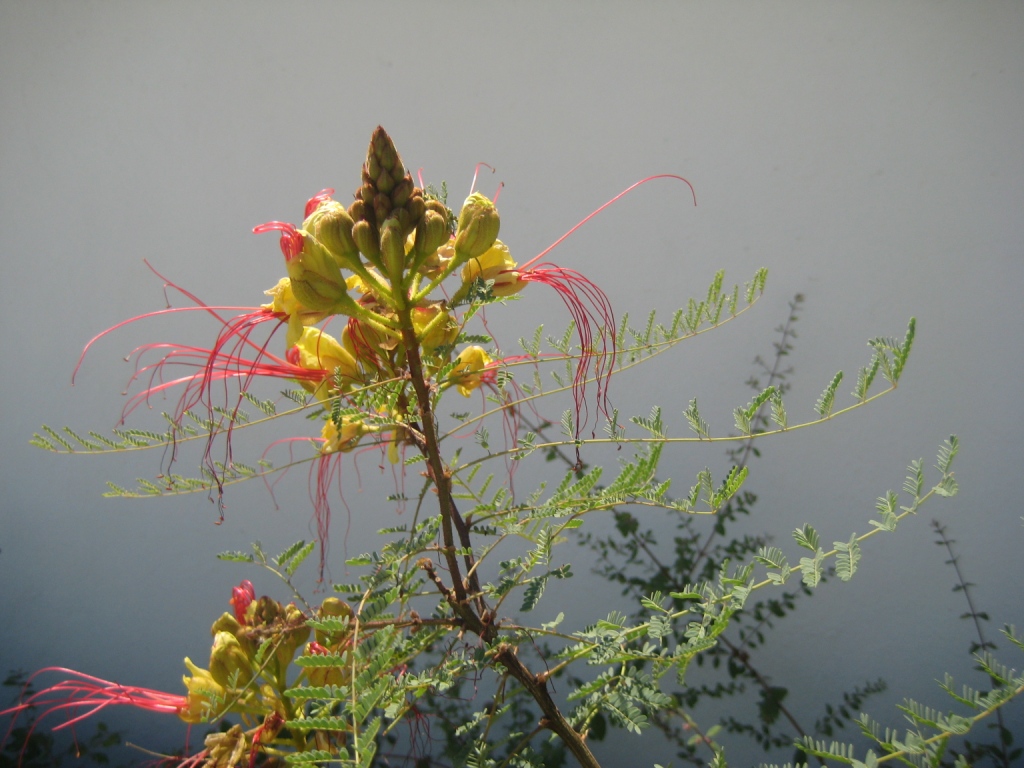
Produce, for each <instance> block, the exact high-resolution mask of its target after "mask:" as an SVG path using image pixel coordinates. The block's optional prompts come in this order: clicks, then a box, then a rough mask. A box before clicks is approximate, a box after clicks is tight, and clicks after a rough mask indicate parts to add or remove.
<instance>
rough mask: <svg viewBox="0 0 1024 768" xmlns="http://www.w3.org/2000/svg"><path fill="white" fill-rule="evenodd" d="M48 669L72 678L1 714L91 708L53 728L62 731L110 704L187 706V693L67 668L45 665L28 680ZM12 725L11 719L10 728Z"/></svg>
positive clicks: (159, 708) (175, 709)
mask: <svg viewBox="0 0 1024 768" xmlns="http://www.w3.org/2000/svg"><path fill="white" fill-rule="evenodd" d="M46 672H58V673H60V674H65V675H71V676H72V677H71V678H69V679H67V680H62V681H61V682H59V683H57V684H55V685H51V686H50V687H48V688H45V689H44V690H42V691H39V692H37V693H34V694H32V695H31V696H29V697H28V698H27V699H25V700H24V701H22V702H21V703H20V704H18V705H17V706H14V707H11V708H10V709H6V710H4V711H2V712H0V716H3V715H9V714H14V715H17V714H19V713H21V712H23V711H25V710H26V709H28V708H30V707H42V708H44V709H43V712H42V713H41V715H40V717H39V719H41V718H43V717H46V716H47V715H50V714H52V713H55V712H62V711H64V710H72V714H73V713H74V712H77V711H78V710H80V709H82V708H85V707H87V708H88V711H86V712H82V713H80V714H73V716H72V717H71V718H70V719H69V720H66V721H64V722H63V723H61V724H59V725H56V726H54V727H53V728H52V729H51V730H53V731H59V730H61V729H64V728H69V727H71V726H74V725H76V724H78V723H80V722H81V721H83V720H85V719H86V718H88V717H91V716H92V715H94V714H96V713H97V712H99V711H101V710H103V709H105V708H106V707H109V706H118V705H122V706H124V705H126V706H132V707H138V708H140V709H148V710H150V711H152V712H163V713H167V714H175V715H176V714H178V713H180V712H181V711H183V710H184V709H186V708H187V707H188V697H186V696H182V695H177V694H171V693H164V692H163V691H155V690H153V689H151V688H142V687H139V686H124V685H120V684H118V683H113V682H111V681H109V680H103V679H101V678H98V677H93V676H92V675H86V674H83V673H81V672H76V671H75V670H73V669H66V668H64V667H45V668H44V669H41V670H39V671H38V672H36V673H35V674H33V675H32V676H31V677H30V678H29V680H28V682H29V683H31V682H32V680H34V679H35V678H36V677H37V676H38V675H41V674H43V673H46ZM55 694H59V697H58V698H54V696H55ZM15 719H16V718H15ZM13 727H14V723H13V722H12V724H11V728H12V729H13ZM9 734H10V729H9V730H8V735H9Z"/></svg>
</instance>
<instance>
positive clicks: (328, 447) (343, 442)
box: [320, 416, 375, 453]
mask: <svg viewBox="0 0 1024 768" xmlns="http://www.w3.org/2000/svg"><path fill="white" fill-rule="evenodd" d="M373 431H375V430H374V429H372V428H370V427H368V426H366V424H364V423H363V422H362V421H361V420H359V419H353V418H352V417H351V416H342V417H341V428H340V429H339V428H338V426H337V425H336V424H335V423H334V420H333V419H328V420H327V421H326V422H325V423H324V428H323V431H322V432H321V437H323V439H324V442H323V445H322V446H321V447H320V452H321V453H337V452H338V451H341V452H342V453H348V452H349V451H351V450H352V449H353V448H355V447H356V445H358V444H359V440H360V439H361V438H362V437H363V435H365V434H366V433H368V432H373Z"/></svg>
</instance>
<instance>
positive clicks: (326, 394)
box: [289, 328, 361, 402]
mask: <svg viewBox="0 0 1024 768" xmlns="http://www.w3.org/2000/svg"><path fill="white" fill-rule="evenodd" d="M346 330H347V329H346ZM342 340H343V341H345V340H346V335H345V334H343V335H342ZM349 346H351V343H349ZM292 349H293V350H295V351H294V352H292V353H291V354H290V357H289V362H293V363H295V364H296V365H298V366H299V367H300V368H304V369H305V370H307V371H310V372H311V374H312V375H311V376H310V377H308V378H300V379H299V383H300V384H301V385H302V386H303V387H304V388H305V389H306V390H307V391H309V392H312V393H313V394H314V395H316V397H317V398H318V399H319V400H320V401H321V402H327V401H328V400H330V399H331V398H332V397H334V396H336V395H337V394H338V390H337V387H336V386H335V382H336V377H338V376H340V377H341V383H342V388H343V389H347V388H348V387H350V386H351V385H352V383H353V382H357V381H359V380H360V379H361V373H360V370H359V365H358V364H357V363H356V358H355V356H354V355H353V354H352V351H351V350H350V349H346V348H345V346H343V345H342V344H340V343H339V342H338V340H337V339H335V338H334V337H333V336H331V335H330V334H327V333H324V332H323V331H321V330H320V329H319V328H305V329H303V331H302V336H301V337H299V340H298V342H297V343H296V344H295V346H294V347H293V348H292Z"/></svg>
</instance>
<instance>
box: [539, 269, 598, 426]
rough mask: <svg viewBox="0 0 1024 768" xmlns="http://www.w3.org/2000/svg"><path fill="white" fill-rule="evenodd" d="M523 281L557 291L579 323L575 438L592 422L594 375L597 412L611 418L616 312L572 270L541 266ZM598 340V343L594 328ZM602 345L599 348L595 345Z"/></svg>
mask: <svg viewBox="0 0 1024 768" xmlns="http://www.w3.org/2000/svg"><path fill="white" fill-rule="evenodd" d="M520 279H522V280H524V281H526V282H535V283H544V284H545V285H549V286H551V287H552V288H554V289H555V290H556V291H558V295H559V297H560V298H561V299H562V302H563V303H564V304H565V306H566V308H567V309H568V310H569V314H570V315H572V318H573V320H574V321H575V324H576V335H577V338H578V339H579V344H580V359H579V362H578V363H577V364H576V373H575V375H574V376H573V382H572V387H573V404H574V405H575V409H576V435H575V437H577V438H578V437H579V435H580V433H581V431H582V430H583V428H584V427H585V426H586V424H587V422H588V421H589V411H588V409H587V403H586V388H587V379H588V378H589V376H590V373H591V362H593V376H594V379H595V381H596V382H597V409H598V412H599V413H601V414H603V415H606V416H607V415H608V413H609V412H610V407H609V404H608V383H609V380H610V378H611V375H612V369H613V366H614V363H615V353H616V348H615V327H616V326H615V312H614V310H613V309H612V305H611V302H609V301H608V297H607V296H606V295H605V293H604V291H602V290H601V289H600V288H598V287H597V286H596V285H595V284H594V283H593V282H591V281H590V280H588V279H587V278H586V277H584V276H583V275H581V274H580V273H579V272H576V271H575V270H572V269H565V268H564V267H557V266H555V265H553V264H546V263H545V264H541V265H539V266H537V267H534V268H533V269H531V270H529V271H527V272H522V273H521V274H520ZM595 325H596V326H597V327H596V333H597V339H596V340H595V335H594V334H595V328H594V326H595ZM595 342H597V343H599V344H600V349H599V350H598V349H597V347H596V343H595Z"/></svg>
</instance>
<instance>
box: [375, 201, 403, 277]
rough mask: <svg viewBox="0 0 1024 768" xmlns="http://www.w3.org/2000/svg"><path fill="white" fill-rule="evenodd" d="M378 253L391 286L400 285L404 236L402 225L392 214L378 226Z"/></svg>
mask: <svg viewBox="0 0 1024 768" xmlns="http://www.w3.org/2000/svg"><path fill="white" fill-rule="evenodd" d="M380 253H381V259H382V260H383V262H384V269H385V270H386V271H387V276H388V279H389V280H390V281H391V284H392V286H395V287H397V286H399V285H401V283H402V273H403V272H404V271H405V237H404V236H403V235H402V225H401V224H400V223H399V221H398V219H397V218H396V217H394V216H391V217H388V219H387V221H385V222H384V225H383V226H382V227H381V228H380Z"/></svg>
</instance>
